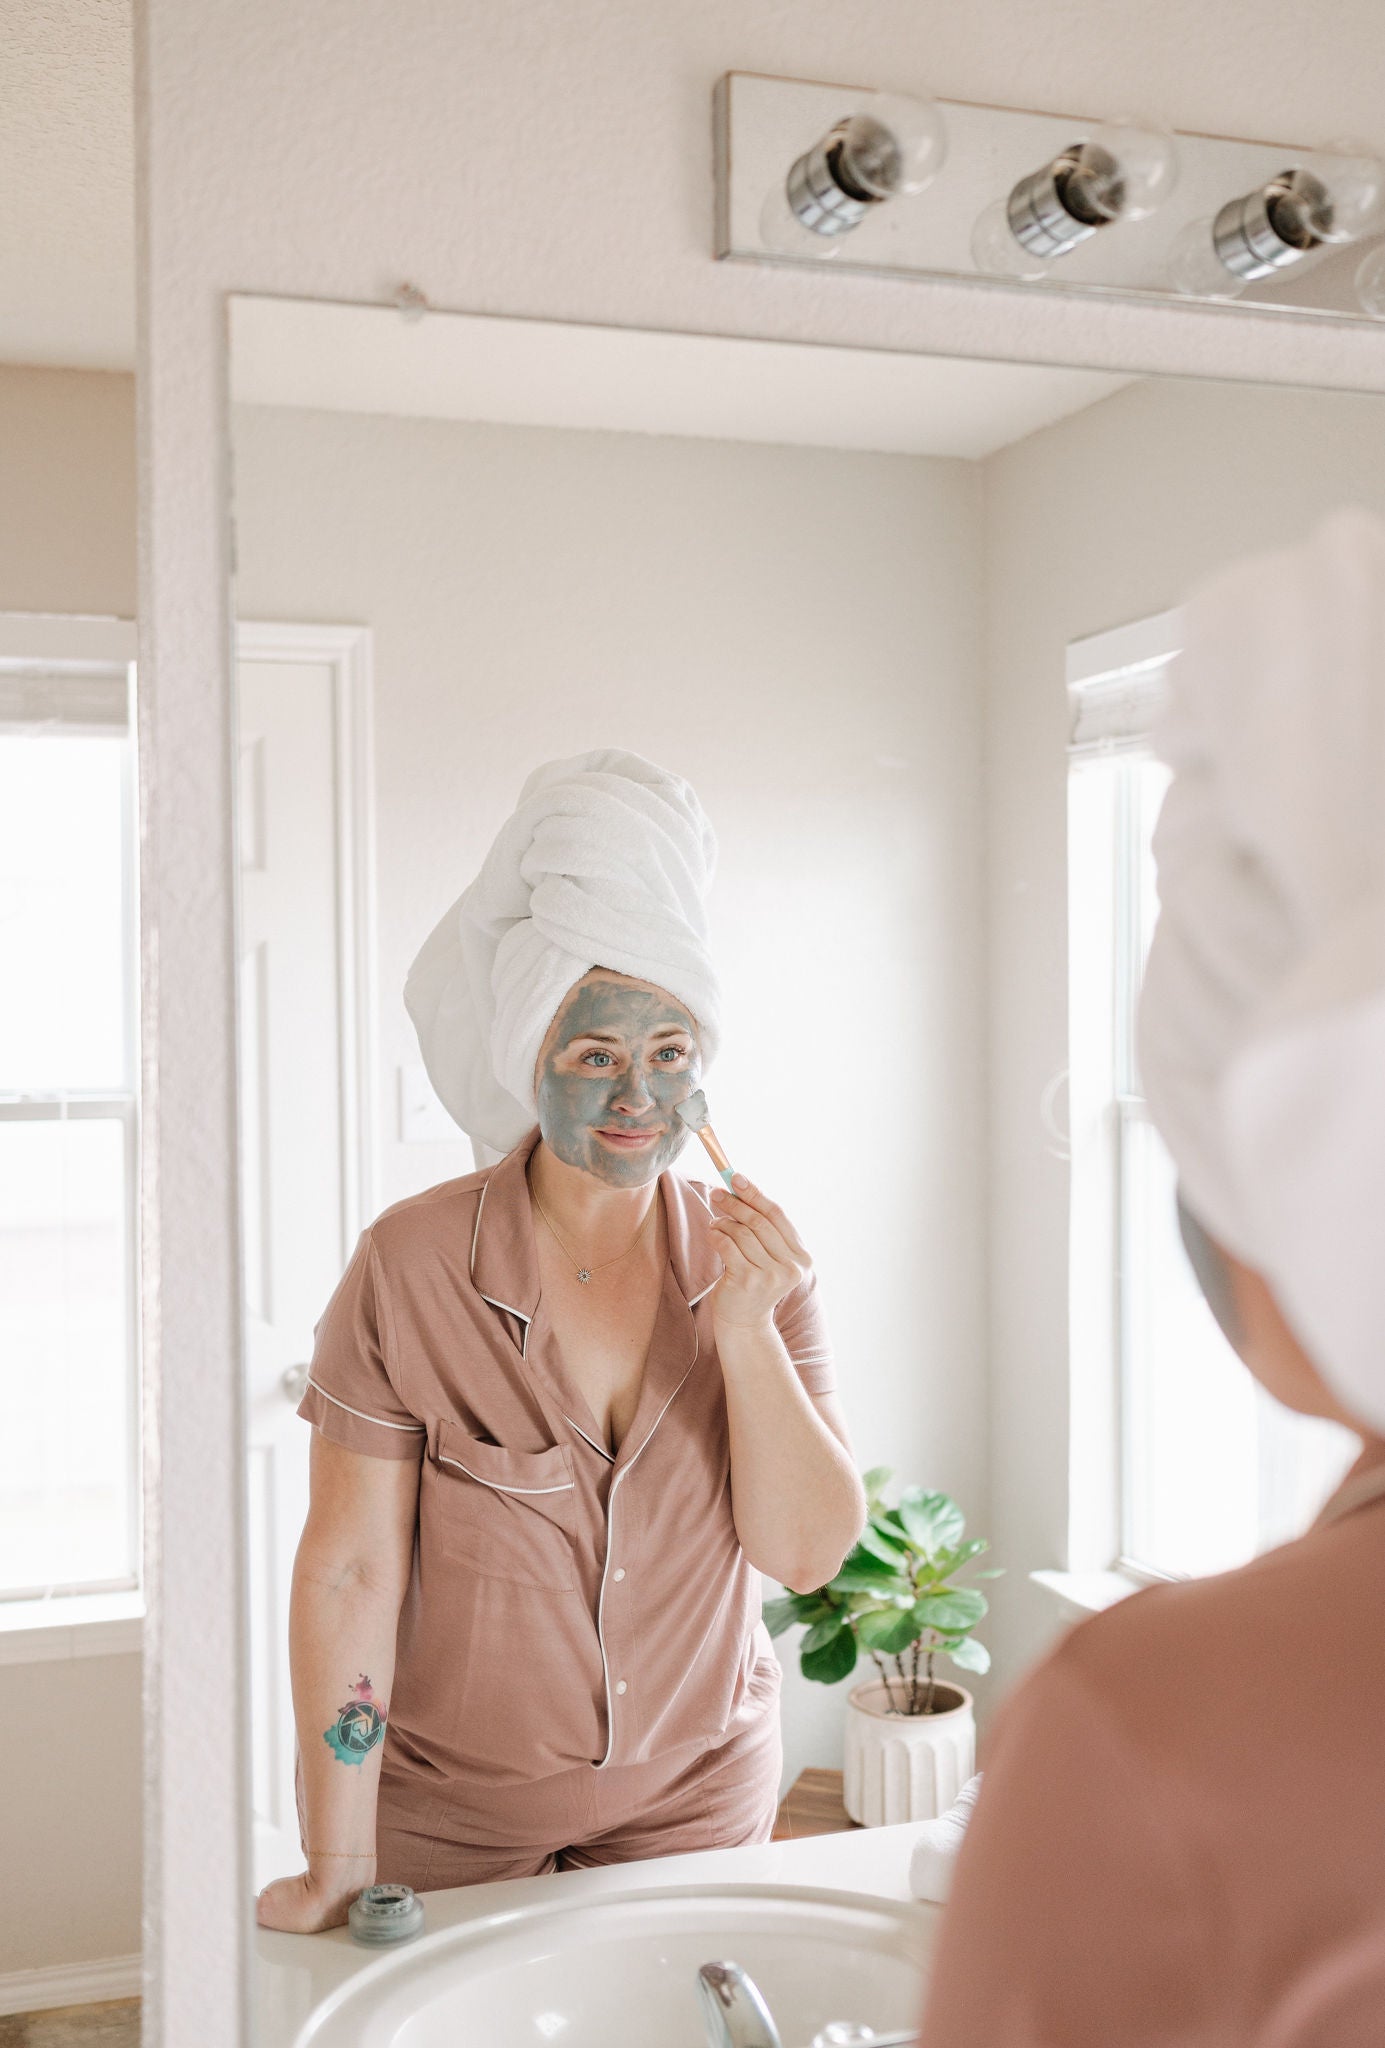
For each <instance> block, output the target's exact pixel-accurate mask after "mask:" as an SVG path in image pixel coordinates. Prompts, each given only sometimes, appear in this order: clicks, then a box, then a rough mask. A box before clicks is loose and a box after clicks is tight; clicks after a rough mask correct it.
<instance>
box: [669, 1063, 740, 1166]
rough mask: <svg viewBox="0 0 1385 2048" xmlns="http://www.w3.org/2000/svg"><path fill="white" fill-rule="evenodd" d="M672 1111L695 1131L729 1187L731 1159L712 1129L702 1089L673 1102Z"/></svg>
mask: <svg viewBox="0 0 1385 2048" xmlns="http://www.w3.org/2000/svg"><path fill="white" fill-rule="evenodd" d="M674 1113H675V1115H677V1116H679V1117H681V1118H682V1120H683V1122H684V1123H685V1124H686V1125H687V1127H688V1129H689V1130H690V1131H696V1133H697V1135H698V1137H699V1138H701V1140H702V1142H703V1144H704V1145H705V1146H706V1148H707V1156H708V1158H709V1159H710V1160H711V1162H712V1164H713V1166H714V1167H715V1168H716V1170H717V1172H718V1173H719V1174H720V1175H721V1177H722V1179H723V1180H724V1181H725V1182H726V1185H727V1187H728V1188H729V1187H730V1186H731V1185H732V1181H731V1161H730V1160H729V1159H728V1158H727V1156H726V1147H725V1146H724V1145H723V1144H722V1142H721V1139H720V1138H719V1137H718V1136H717V1134H716V1132H715V1131H714V1130H713V1129H712V1123H711V1114H710V1112H709V1110H708V1108H707V1098H706V1096H705V1095H704V1094H703V1092H702V1090H701V1089H700V1088H699V1089H698V1091H697V1093H696V1094H695V1095H690V1096H688V1098H687V1100H686V1101H685V1102H677V1103H675V1104H674Z"/></svg>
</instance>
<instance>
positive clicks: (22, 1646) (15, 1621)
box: [0, 1593, 144, 1664]
mask: <svg viewBox="0 0 1385 2048" xmlns="http://www.w3.org/2000/svg"><path fill="white" fill-rule="evenodd" d="M143 1641H144V1595H143V1594H142V1593H73V1594H70V1595H68V1596H67V1597H66V1598H62V1597H54V1598H53V1599H49V1600H9V1601H0V1664H47V1663H51V1662H56V1661H59V1660H61V1659H64V1658H68V1657H117V1656H122V1655H124V1654H126V1653H127V1652H129V1651H132V1650H138V1649H140V1648H141V1647H142V1645H143Z"/></svg>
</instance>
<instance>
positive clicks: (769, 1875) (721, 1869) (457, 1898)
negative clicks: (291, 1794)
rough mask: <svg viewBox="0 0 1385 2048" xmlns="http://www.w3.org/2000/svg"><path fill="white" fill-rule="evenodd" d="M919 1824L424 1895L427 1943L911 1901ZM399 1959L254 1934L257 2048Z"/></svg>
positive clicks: (923, 1918) (335, 1934) (928, 1911)
mask: <svg viewBox="0 0 1385 2048" xmlns="http://www.w3.org/2000/svg"><path fill="white" fill-rule="evenodd" d="M917 1833H918V1823H917V1822H906V1823H904V1825H902V1826H900V1827H892V1828H858V1829H856V1830H854V1831H853V1832H852V1833H850V1834H842V1835H814V1836H810V1837H809V1838H808V1839H807V1840H806V1841H802V1842H766V1843H764V1844H763V1845H761V1846H759V1847H756V1848H749V1849H708V1850H703V1851H701V1852H700V1853H699V1854H697V1855H694V1856H658V1857H655V1858H653V1859H652V1860H651V1861H649V1862H647V1863H612V1864H607V1865H605V1866H604V1867H603V1868H602V1869H600V1870H568V1871H559V1872H556V1873H555V1874H554V1875H553V1876H552V1877H520V1878H508V1879H505V1880H503V1881H502V1882H500V1883H498V1884H474V1885H463V1886H460V1887H458V1888H457V1889H455V1890H453V1891H445V1892H425V1893H423V1894H422V1895H421V1896H422V1898H423V1906H424V1916H425V1920H424V1933H423V1936H422V1937H421V1939H423V1940H426V1939H427V1937H428V1935H429V1934H435V1933H438V1932H440V1931H441V1930H443V1929H445V1928H450V1927H461V1926H464V1925H465V1924H466V1922H467V1921H469V1920H479V1919H481V1918H483V1917H484V1916H485V1915H486V1914H487V1913H493V1912H495V1911H497V1909H499V1908H501V1907H503V1908H505V1909H506V1910H509V1909H511V1908H513V1907H516V1906H530V1905H538V1904H541V1903H542V1904H550V1903H552V1902H553V1901H554V1900H555V1899H559V1898H563V1899H571V1900H572V1901H573V1902H574V1903H576V1902H578V1901H579V1900H586V1899H590V1898H595V1897H599V1896H601V1894H603V1893H614V1892H623V1893H627V1894H628V1893H629V1892H632V1891H644V1890H653V1889H656V1888H658V1887H661V1886H670V1885H688V1884H698V1885H703V1884H765V1885H806V1886H818V1887H822V1888H825V1889H827V1890H834V1891H850V1892H865V1893H867V1894H869V1895H870V1896H872V1897H874V1898H883V1899H907V1898H909V1897H910V1892H909V1883H908V1878H909V1852H910V1850H911V1848H912V1846H913V1842H914V1838H915V1836H916V1835H917ZM941 1910H942V1909H941V1908H940V1907H938V1906H928V1905H923V1904H920V1905H919V1907H918V1911H919V1917H920V1924H921V1926H922V1927H923V1928H924V1929H925V1930H926V1932H927V1935H928V1937H929V1938H931V1934H932V1931H933V1928H934V1926H935V1925H936V1922H937V1919H938V1917H939V1915H940V1913H941ZM382 1953H384V1954H386V1955H398V1954H399V1953H400V1951H399V1950H398V1949H387V1950H384V1951H383V1952H382V1951H381V1950H379V1949H369V1948H363V1947H362V1946H361V1945H360V1944H359V1943H358V1942H355V1941H353V1940H352V1939H351V1936H350V1935H349V1933H348V1932H347V1930H346V1928H344V1927H334V1928H333V1929H332V1930H331V1932H330V1933H327V1934H274V1933H271V1932H270V1931H269V1930H268V1929H266V1928H262V1927H257V1928H256V1930H255V1964H254V1968H255V1985H254V1991H255V2016H256V2031H255V2036H254V2039H255V2048H292V2043H293V2042H294V2041H295V2040H296V2039H297V2037H298V2034H299V2031H300V2029H301V2028H302V2027H303V2025H304V2024H305V2022H306V2021H307V2019H308V2017H309V2015H310V2014H311V2013H312V2011H313V2010H314V2008H315V2007H316V2006H317V2005H319V2004H320V2003H321V2001H322V2000H323V1999H324V1998H325V1997H326V1996H327V1994H328V1993H329V1992H331V1991H334V1990H336V1989H337V1987H338V1986H339V1985H341V1984H344V1983H345V1982H346V1981H347V1979H348V1978H350V1977H353V1976H355V1975H356V1974H357V1972H359V1971H361V1970H364V1969H367V1968H369V1966H370V1965H371V1964H372V1963H373V1962H375V1961H377V1960H378V1958H379V1957H380V1955H381V1954H382Z"/></svg>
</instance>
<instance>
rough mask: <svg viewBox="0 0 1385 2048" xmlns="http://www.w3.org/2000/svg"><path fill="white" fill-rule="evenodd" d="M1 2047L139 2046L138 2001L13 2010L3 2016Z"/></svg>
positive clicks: (78, 2047) (120, 1999)
mask: <svg viewBox="0 0 1385 2048" xmlns="http://www.w3.org/2000/svg"><path fill="white" fill-rule="evenodd" d="M0 2048H139V2000H138V1999H137V1998H114V1999H112V2000H111V2001H110V2003H109V2004H108V2005H64V2006H59V2007H56V2008H55V2009H54V2010H53V2011H52V2012H17V2013H11V2014H10V2015H9V2017H8V2018H5V2019H0Z"/></svg>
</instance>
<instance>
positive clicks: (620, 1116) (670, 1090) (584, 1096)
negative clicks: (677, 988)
mask: <svg viewBox="0 0 1385 2048" xmlns="http://www.w3.org/2000/svg"><path fill="white" fill-rule="evenodd" d="M670 1024H677V1025H681V1026H684V1028H686V1026H687V1019H686V1013H685V1012H683V1011H681V1010H679V1009H677V1008H676V1007H674V1008H670V1007H669V1006H668V1004H667V1002H664V1001H660V1000H659V999H657V998H655V997H652V996H649V995H646V994H644V993H643V992H642V991H640V990H638V989H629V990H627V989H622V988H618V987H613V986H611V985H610V984H596V985H595V986H591V987H579V988H578V989H577V990H576V991H575V992H574V997H573V999H572V1000H571V1001H570V1002H569V1004H568V1006H567V1007H566V1009H565V1010H564V1011H563V1013H562V1014H561V1017H560V1024H559V1033H558V1043H556V1044H555V1045H554V1046H553V1048H552V1049H551V1050H550V1051H549V1053H548V1054H547V1055H546V1056H545V1057H544V1058H543V1060H542V1061H541V1062H540V1067H539V1073H538V1077H537V1088H536V1095H537V1101H538V1112H539V1129H540V1132H541V1133H542V1136H543V1140H544V1143H545V1144H546V1145H547V1146H548V1149H549V1150H550V1151H551V1152H552V1153H553V1154H554V1155H555V1156H556V1157H557V1158H559V1159H561V1160H562V1161H563V1163H564V1164H565V1165H567V1166H574V1167H577V1168H578V1169H579V1170H580V1171H581V1172H583V1173H589V1174H591V1175H592V1177H593V1178H594V1179H596V1180H600V1181H603V1182H604V1183H605V1184H606V1185H607V1186H608V1187H627V1188H628V1187H640V1186H643V1185H645V1184H646V1183H647V1182H649V1181H651V1180H654V1179H656V1178H657V1177H658V1175H659V1174H661V1173H662V1172H664V1170H665V1169H666V1168H667V1167H669V1166H671V1165H672V1163H673V1161H674V1160H675V1159H676V1158H677V1156H678V1154H679V1152H680V1151H681V1150H682V1148H683V1144H684V1141H685V1139H686V1137H687V1132H686V1130H685V1128H684V1126H683V1124H682V1123H681V1122H680V1121H679V1119H678V1118H677V1117H676V1116H675V1115H674V1104H675V1103H678V1102H681V1101H682V1100H683V1098H684V1097H685V1096H687V1095H690V1094H691V1093H692V1092H693V1090H694V1089H695V1088H696V1087H697V1086H698V1083H699V1081H700V1078H701V1071H702V1062H701V1060H700V1058H699V1057H698V1055H697V1052H696V1050H695V1041H694V1051H693V1054H692V1057H691V1058H690V1059H689V1060H688V1061H686V1062H679V1063H677V1064H676V1065H672V1066H669V1067H668V1068H667V1070H666V1071H665V1070H662V1069H661V1067H660V1063H659V1062H658V1060H657V1059H656V1060H655V1061H654V1062H653V1064H652V1065H650V1066H647V1067H646V1068H645V1069H644V1079H643V1085H642V1086H639V1087H638V1094H639V1096H640V1098H641V1099H642V1104H643V1106H642V1107H638V1108H635V1109H634V1110H633V1112H632V1111H631V1109H630V1108H629V1107H628V1105H629V1104H630V1102H631V1096H632V1083H631V1080H630V1077H629V1075H628V1073H627V1072H626V1071H625V1070H624V1068H623V1067H617V1068H603V1067H599V1066H597V1067H580V1068H578V1069H576V1070H573V1069H571V1068H564V1067H561V1066H560V1065H559V1062H560V1060H561V1057H562V1051H563V1048H564V1047H565V1046H567V1045H570V1044H572V1043H573V1041H574V1040H576V1039H578V1038H580V1037H581V1036H582V1035H583V1034H584V1033H585V1032H590V1031H597V1030H604V1031H614V1032H618V1033H619V1034H620V1035H621V1036H622V1037H625V1038H626V1039H627V1040H634V1041H635V1042H636V1044H638V1043H639V1042H640V1041H641V1040H647V1039H648V1036H649V1035H650V1034H651V1033H653V1032H654V1031H658V1030H661V1029H663V1028H665V1027H666V1026H668V1025H670ZM626 1123H631V1124H634V1125H636V1126H637V1127H638V1126H646V1127H647V1126H650V1125H654V1124H657V1125H658V1126H659V1127H660V1135H659V1138H658V1140H657V1142H656V1143H655V1144H654V1145H652V1146H648V1147H641V1148H640V1149H639V1150H638V1151H632V1152H630V1153H623V1152H620V1151H618V1150H616V1149H615V1148H614V1147H612V1146H610V1145H606V1144H603V1143H602V1141H601V1139H600V1138H599V1137H598V1136H597V1135H596V1134H597V1131H598V1130H599V1129H601V1128H602V1127H603V1126H610V1127H612V1128H618V1127H619V1126H621V1125H622V1124H626Z"/></svg>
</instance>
